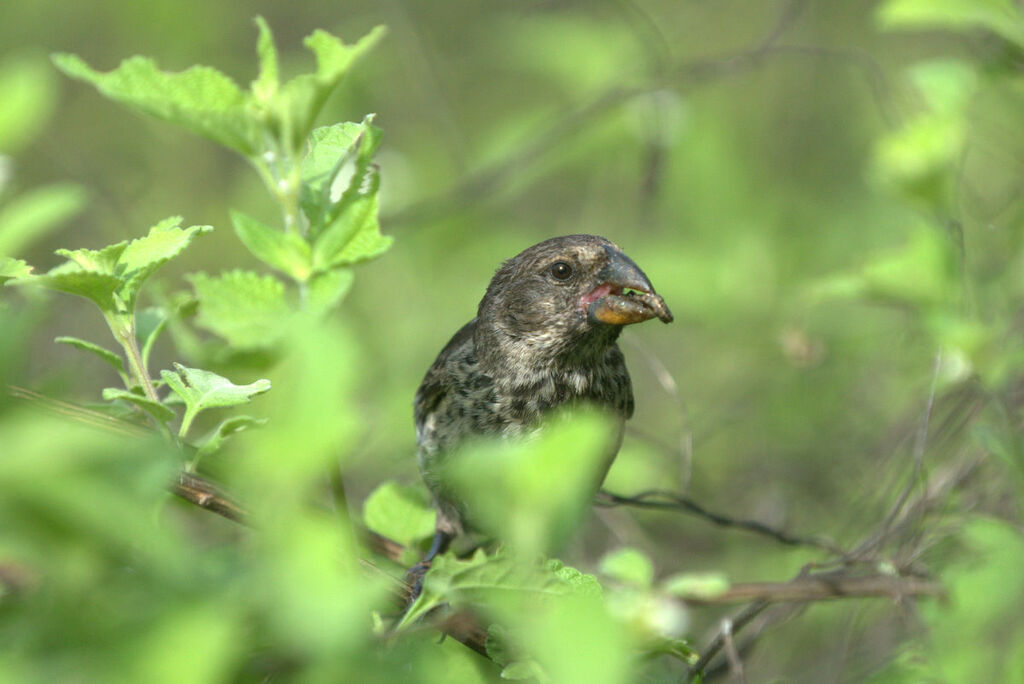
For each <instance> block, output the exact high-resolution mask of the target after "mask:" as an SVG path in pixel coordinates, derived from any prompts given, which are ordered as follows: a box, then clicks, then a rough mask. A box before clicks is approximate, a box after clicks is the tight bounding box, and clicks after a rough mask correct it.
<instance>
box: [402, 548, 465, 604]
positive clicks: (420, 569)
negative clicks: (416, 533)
mask: <svg viewBox="0 0 1024 684" xmlns="http://www.w3.org/2000/svg"><path fill="white" fill-rule="evenodd" d="M453 538H454V536H453V535H451V534H449V533H448V532H442V531H441V530H437V531H436V532H434V541H433V542H432V543H431V544H430V550H429V551H427V555H426V556H424V557H423V560H421V561H420V562H419V563H417V564H416V565H414V566H412V567H411V568H409V570H408V572H406V573H405V581H406V583H407V584H410V585H411V586H412V591H410V592H409V601H408V603H407V604H406V605H407V606H409V605H412V602H413V601H415V600H416V599H417V598H418V597H419V595H420V593H421V592H422V591H423V578H424V577H425V576H426V574H427V570H429V569H430V566H431V564H432V563H433V562H434V558H436V557H437V556H438V555H440V554H442V553H444V552H445V551H446V550H447V549H448V545H449V544H451V542H452V539H453Z"/></svg>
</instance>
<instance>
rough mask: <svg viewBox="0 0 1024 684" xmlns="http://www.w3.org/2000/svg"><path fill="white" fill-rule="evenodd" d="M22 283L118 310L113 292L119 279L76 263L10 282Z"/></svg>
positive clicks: (101, 307)
mask: <svg viewBox="0 0 1024 684" xmlns="http://www.w3.org/2000/svg"><path fill="white" fill-rule="evenodd" d="M22 283H24V284H33V285H41V286H42V287H45V288H47V289H49V290H56V291H58V292H66V293H67V294H73V295H78V296H79V297H85V298H86V299H91V300H92V301H93V302H95V303H96V306H98V307H99V308H100V309H101V310H103V311H104V312H106V313H116V312H117V310H118V307H117V305H116V303H115V301H114V293H115V292H116V291H117V289H118V288H119V287H120V286H121V280H120V279H119V278H117V277H115V276H112V275H108V274H106V273H96V272H95V271H83V270H81V268H79V267H78V266H77V265H76V264H64V265H63V266H58V267H57V268H55V269H53V270H51V271H50V272H49V273H47V274H46V275H41V276H35V277H29V278H22V279H19V280H14V281H12V284H17V285H20V284H22Z"/></svg>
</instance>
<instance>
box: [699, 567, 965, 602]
mask: <svg viewBox="0 0 1024 684" xmlns="http://www.w3.org/2000/svg"><path fill="white" fill-rule="evenodd" d="M944 593H945V590H944V588H943V587H942V585H941V584H939V583H938V582H935V581H933V580H929V579H925V578H922V577H900V576H896V575H886V574H882V573H872V574H867V575H856V574H852V573H849V572H847V571H845V570H840V571H833V572H828V573H819V574H813V575H802V576H799V577H796V578H794V579H792V580H790V581H788V582H746V583H738V584H733V585H732V586H730V587H729V589H728V591H726V592H724V593H723V594H721V595H720V596H715V597H712V598H706V599H699V600H698V599H694V600H690V599H687V603H688V604H690V605H713V604H729V603H746V602H748V601H759V602H764V603H803V602H807V601H827V600H830V599H840V598H889V599H893V600H899V599H901V598H903V597H904V596H942V595H943V594H944Z"/></svg>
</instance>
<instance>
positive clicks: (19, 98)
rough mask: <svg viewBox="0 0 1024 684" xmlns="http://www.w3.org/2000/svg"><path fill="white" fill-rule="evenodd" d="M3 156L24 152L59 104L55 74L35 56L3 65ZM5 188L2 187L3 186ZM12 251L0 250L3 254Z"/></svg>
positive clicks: (0, 70)
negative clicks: (25, 147) (24, 148)
mask: <svg viewBox="0 0 1024 684" xmlns="http://www.w3.org/2000/svg"><path fill="white" fill-rule="evenodd" d="M0 93H3V94H4V96H3V104H2V105H0V155H11V154H14V153H15V152H18V151H20V150H21V149H22V148H23V147H24V146H25V145H27V144H28V143H29V142H31V141H32V140H34V139H35V137H36V136H37V135H38V134H39V132H40V131H41V130H42V128H43V126H45V125H46V122H47V120H48V119H49V118H50V113H51V112H52V111H53V109H54V106H55V105H56V103H57V95H58V91H57V84H56V83H55V79H54V77H53V71H52V70H51V69H50V68H49V65H48V64H47V63H46V61H45V60H44V59H42V58H39V57H38V56H37V55H35V54H28V55H17V54H15V55H13V56H9V57H6V58H5V59H4V60H3V63H2V64H0ZM0 185H2V183H0ZM4 253H7V254H10V253H12V252H11V251H8V250H5V249H2V248H0V254H4Z"/></svg>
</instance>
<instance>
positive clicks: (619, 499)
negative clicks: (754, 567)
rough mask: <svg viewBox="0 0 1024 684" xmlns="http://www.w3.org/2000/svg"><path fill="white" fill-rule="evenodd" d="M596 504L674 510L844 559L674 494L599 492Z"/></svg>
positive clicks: (812, 540)
mask: <svg viewBox="0 0 1024 684" xmlns="http://www.w3.org/2000/svg"><path fill="white" fill-rule="evenodd" d="M596 504H597V505H598V506H632V507H634V508H650V509H658V510H669V511H673V510H674V511H681V512H684V513H692V514H693V515H696V516H698V517H701V518H704V519H705V520H708V521H710V522H712V523H714V524H715V525H718V526H720V527H735V528H738V529H743V530H747V531H748V532H754V533H755V534H760V535H762V536H765V537H769V538H771V539H774V540H775V541H777V542H779V543H780V544H786V545H787V546H810V547H813V548H818V549H824V550H825V551H829V552H830V553H834V554H837V555H840V556H843V555H845V552H844V551H843V550H842V549H841V548H839V547H838V546H837V545H836V544H835V543H833V542H832V541H830V540H828V539H825V538H822V537H802V536H798V535H794V534H790V533H788V532H785V531H783V530H779V529H776V528H774V527H771V526H769V525H766V524H764V523H762V522H758V521H756V520H743V519H738V518H732V517H730V516H727V515H723V514H721V513H714V512H712V511H709V510H708V509H706V508H704V507H703V506H702V505H700V504H699V503H697V502H696V501H694V500H693V499H691V498H690V497H687V496H683V495H681V494H676V493H675V492H667V491H663V490H658V489H652V490H648V491H645V492H640V493H639V494H634V495H633V496H622V495H621V494H613V493H612V492H609V491H607V490H605V489H602V490H601V491H600V492H599V493H598V497H597V501H596Z"/></svg>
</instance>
